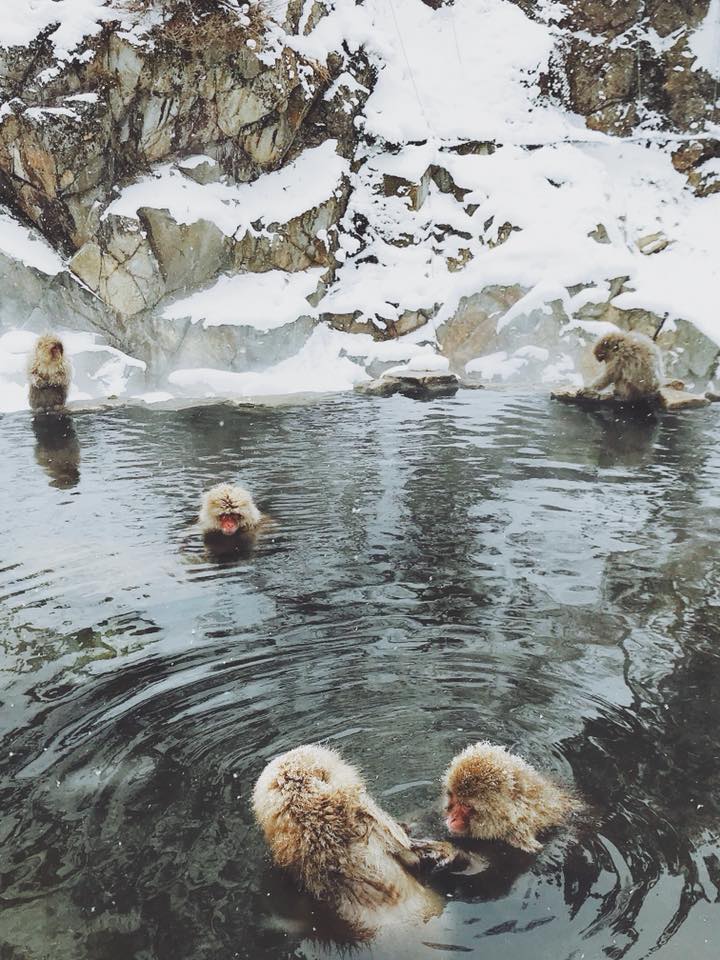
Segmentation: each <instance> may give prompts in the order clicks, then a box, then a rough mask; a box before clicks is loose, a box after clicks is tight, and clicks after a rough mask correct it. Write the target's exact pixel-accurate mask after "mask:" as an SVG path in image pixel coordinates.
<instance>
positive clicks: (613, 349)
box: [593, 330, 625, 363]
mask: <svg viewBox="0 0 720 960" xmlns="http://www.w3.org/2000/svg"><path fill="white" fill-rule="evenodd" d="M624 341H625V335H624V334H623V333H621V332H620V331H619V330H618V331H617V332H614V333H606V334H605V336H604V337H600V339H599V340H598V342H597V343H596V344H595V346H594V347H593V353H594V354H595V359H596V360H599V361H600V363H603V362H604V361H606V360H608V359H609V358H610V357H611V356H612V355H613V354H614V353H617V352H618V350H620V348H621V347H622V345H623V343H624Z"/></svg>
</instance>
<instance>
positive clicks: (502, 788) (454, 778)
mask: <svg viewBox="0 0 720 960" xmlns="http://www.w3.org/2000/svg"><path fill="white" fill-rule="evenodd" d="M518 762H520V763H523V761H521V760H520V758H519V757H513V756H512V755H511V754H509V753H508V752H507V750H506V749H505V748H504V747H500V746H496V745H494V744H491V743H488V742H486V741H481V742H480V743H475V744H472V745H471V746H469V747H466V748H465V750H463V751H462V753H459V754H458V755H457V756H456V757H455V758H454V760H453V761H452V763H451V764H450V766H449V767H448V768H447V770H446V771H445V775H444V777H443V786H444V789H445V812H446V819H445V823H446V824H447V828H448V830H449V831H450V832H451V833H454V834H458V835H460V836H478V835H479V831H478V830H477V829H476V828H477V826H478V823H479V820H480V818H481V817H482V819H483V821H487V820H488V819H492V818H493V815H494V813H495V812H497V813H502V812H503V811H504V810H505V809H506V808H507V806H508V804H509V803H511V802H512V799H513V791H514V787H515V775H514V767H515V766H516V764H517V763H518Z"/></svg>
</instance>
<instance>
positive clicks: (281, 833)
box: [252, 745, 484, 938]
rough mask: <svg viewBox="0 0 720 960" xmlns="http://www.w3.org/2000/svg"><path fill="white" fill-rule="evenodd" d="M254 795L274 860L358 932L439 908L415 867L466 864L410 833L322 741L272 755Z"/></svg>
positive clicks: (443, 846)
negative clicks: (322, 745) (377, 801)
mask: <svg viewBox="0 0 720 960" xmlns="http://www.w3.org/2000/svg"><path fill="white" fill-rule="evenodd" d="M252 802H253V810H254V813H255V818H256V820H257V822H258V824H259V826H260V827H261V829H262V831H263V833H264V835H265V839H266V841H267V844H268V846H269V848H270V852H271V854H272V857H273V860H274V861H275V864H276V865H277V866H278V867H281V868H283V869H284V870H286V871H287V872H288V873H289V874H290V875H291V876H293V877H294V879H295V881H296V882H297V884H298V886H299V887H300V889H302V890H303V891H305V892H306V893H309V894H310V895H311V896H312V897H314V898H315V899H316V900H317V901H319V902H321V903H324V904H326V905H327V906H329V908H330V909H331V910H332V911H333V912H334V914H335V915H336V916H338V917H339V918H341V919H342V920H344V921H345V922H346V923H347V924H349V925H350V927H351V929H352V930H353V931H354V933H355V935H356V936H358V937H360V938H362V937H367V936H371V935H373V934H374V933H375V932H376V931H377V930H378V929H379V928H381V927H383V926H385V925H387V924H390V923H397V922H403V921H406V922H407V921H409V922H412V921H425V920H428V919H429V918H430V917H432V916H435V915H437V914H439V913H440V912H441V910H442V906H443V903H442V898H441V897H439V896H438V894H437V893H435V892H434V891H432V890H428V889H427V888H425V887H424V886H423V885H422V884H421V883H420V882H419V881H418V880H417V879H416V874H418V873H420V872H421V871H422V870H423V869H427V868H430V869H453V868H456V869H458V870H463V869H465V868H466V867H467V866H468V862H469V860H468V856H467V855H466V854H464V853H463V852H462V851H459V850H456V849H454V848H453V846H452V845H451V844H449V843H446V842H435V841H427V840H413V839H411V838H410V837H409V836H408V834H407V833H406V832H405V830H404V829H403V828H402V827H401V826H400V824H399V823H397V822H396V821H395V820H393V819H392V817H390V816H389V815H388V814H387V813H385V811H384V810H382V809H381V808H380V807H378V806H377V804H376V803H375V802H374V801H373V800H372V799H371V798H370V796H369V795H368V793H367V792H366V789H365V784H364V783H363V780H362V778H361V777H360V775H359V773H358V771H357V770H356V769H355V768H354V767H352V766H351V765H350V764H348V763H346V762H345V761H344V760H343V758H342V757H341V756H340V754H338V753H336V752H335V751H334V750H330V749H328V748H327V747H321V746H314V745H313V746H302V747H297V748H296V749H294V750H290V751H289V752H288V753H284V754H282V755H281V756H279V757H276V758H275V759H274V760H272V761H271V762H270V763H269V764H268V765H267V766H266V767H265V769H264V770H263V772H262V773H261V775H260V777H259V779H258V781H257V783H256V784H255V789H254V791H253V800H252ZM483 866H484V864H483Z"/></svg>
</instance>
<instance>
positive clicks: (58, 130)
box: [0, 0, 720, 386]
mask: <svg viewBox="0 0 720 960" xmlns="http://www.w3.org/2000/svg"><path fill="white" fill-rule="evenodd" d="M88 6H90V7H92V9H93V15H92V16H88V14H87V8H88ZM81 7H82V12H83V16H84V19H82V18H80V17H79V13H78V11H79V10H80V8H81ZM28 16H29V15H28ZM33 16H34V17H35V18H36V20H37V22H33V23H28V24H20V23H19V21H18V24H16V29H15V30H14V32H13V30H12V29H11V30H10V31H9V34H8V35H7V36H4V35H3V32H2V28H0V104H1V106H0V203H2V204H4V205H5V208H6V211H5V213H4V214H3V217H4V221H5V222H6V224H7V225H8V230H11V231H12V237H13V238H18V237H22V238H23V239H22V243H21V247H20V249H21V251H22V252H20V253H19V252H18V247H17V242H19V241H17V239H12V240H9V239H7V238H8V237H9V236H10V234H6V235H5V237H6V238H5V242H3V239H2V235H0V278H1V280H2V285H3V294H4V296H3V303H2V306H1V307H0V311H1V312H0V322H1V323H2V325H3V327H4V328H5V329H6V330H7V329H10V328H13V327H18V326H20V327H23V328H27V329H42V328H43V327H45V326H48V325H49V324H51V323H52V324H56V325H57V324H58V323H59V325H60V326H65V327H74V328H77V329H80V330H85V331H95V332H98V333H100V334H102V336H103V337H104V339H105V340H106V341H107V343H108V344H109V345H110V346H112V347H113V348H116V349H119V350H120V351H122V352H123V353H124V354H127V355H129V356H130V357H132V358H134V359H135V361H137V362H139V363H140V364H141V365H142V364H144V365H145V370H146V376H147V381H148V384H149V385H153V386H156V385H161V386H165V385H166V383H167V377H168V376H170V377H171V379H170V382H171V383H173V382H175V383H176V384H177V383H180V382H188V383H195V382H197V378H195V379H193V377H189V378H188V377H184V378H183V376H179V377H178V376H175V377H174V381H173V376H171V375H172V372H173V371H177V370H178V368H181V369H182V370H192V369H198V368H213V369H215V370H220V371H226V372H231V373H232V372H234V373H238V374H243V373H254V372H256V371H261V370H263V369H264V368H267V367H273V368H274V365H277V364H282V363H283V362H285V361H289V359H290V358H292V357H294V356H297V355H298V353H299V352H300V353H302V351H303V349H305V348H306V347H307V345H308V343H309V342H310V341H312V342H313V343H317V342H319V341H318V340H317V337H315V339H314V340H313V332H314V331H315V332H316V333H317V332H318V330H319V327H318V325H321V326H323V327H324V325H328V326H329V328H330V330H333V329H334V330H336V331H338V334H337V336H336V335H335V334H332V336H331V337H330V339H328V337H329V336H330V335H325V334H323V339H322V344H323V348H322V351H321V354H322V357H323V358H324V359H326V360H327V362H328V363H331V362H337V361H339V360H342V358H343V356H345V357H347V358H350V360H351V366H352V367H353V372H352V374H351V376H350V381H353V380H357V379H361V378H362V377H364V376H365V375H366V373H365V371H367V372H368V374H371V373H377V372H378V371H379V370H380V369H384V368H387V367H388V366H390V365H391V364H392V363H397V362H398V361H407V360H410V361H411V362H417V361H418V357H420V359H422V357H423V356H428V355H429V354H430V353H433V354H434V353H437V352H440V353H442V354H443V355H444V356H446V357H447V359H448V362H449V364H450V365H451V366H453V367H454V368H456V369H459V370H461V369H462V368H464V366H465V365H466V364H469V366H468V372H470V373H474V375H475V376H476V377H480V378H482V379H488V380H493V379H511V380H512V379H514V380H524V381H537V380H541V381H542V380H546V381H548V380H557V379H558V378H562V377H564V376H569V377H573V376H574V377H575V378H577V377H579V376H580V375H581V374H582V373H583V372H586V362H585V360H586V357H587V345H588V344H589V342H590V341H591V340H592V339H593V337H594V336H595V335H596V334H597V333H598V332H600V330H601V328H602V326H603V324H607V323H608V322H612V323H616V324H619V325H621V326H631V327H640V328H642V329H645V330H647V331H649V332H651V333H656V332H657V331H660V333H659V339H660V342H661V343H664V345H665V347H666V349H667V350H668V351H669V359H670V365H671V369H672V372H674V373H675V374H677V375H681V376H688V377H690V378H693V379H695V380H703V381H705V380H708V379H710V378H711V377H712V376H713V374H714V370H715V365H716V362H717V354H718V347H717V345H716V341H717V340H718V339H720V328H719V329H718V336H717V337H716V336H715V335H714V327H713V324H712V319H713V318H712V317H711V316H709V312H710V311H709V303H708V296H707V294H708V291H709V290H710V289H711V288H712V284H713V283H714V282H715V280H716V279H717V276H716V273H715V274H714V273H712V270H713V269H714V270H715V271H716V270H717V268H716V267H715V268H710V267H709V266H708V264H711V263H712V262H713V257H714V253H715V251H714V248H713V247H712V244H711V243H710V240H709V238H708V236H707V222H708V219H709V218H711V216H712V214H713V212H714V211H715V210H716V208H715V207H714V206H712V207H711V206H710V205H713V204H714V203H715V197H714V196H713V194H714V193H715V192H716V191H718V190H720V159H718V158H720V148H719V147H718V142H719V141H718V139H717V130H718V122H719V120H720V99H718V89H717V81H718V77H720V64H718V55H717V50H718V49H720V46H715V47H714V46H713V40H714V38H715V36H716V34H715V33H714V32H713V31H714V30H715V28H716V27H717V41H718V44H720V0H683V2H682V3H677V2H674V3H669V2H667V0H637V2H630V3H627V2H602V3H600V2H597V3H595V2H587V0H567V2H565V3H564V4H562V5H561V4H557V3H554V2H550V0H516V2H514V3H511V2H510V0H487V2H486V3H485V4H481V5H478V4H477V3H472V2H470V0H455V2H454V3H452V2H435V0H434V2H430V0H396V2H395V3H394V4H393V5H390V6H388V5H387V4H386V3H381V2H380V0H364V2H363V3H360V4H356V3H354V2H351V0H315V2H312V0H306V2H304V0H290V2H286V0H282V2H281V0H273V2H272V3H270V2H269V0H268V2H267V3H258V2H254V3H246V4H244V5H243V4H240V3H237V2H235V0H224V2H220V0H176V2H172V3H162V4H161V3H159V2H154V0H108V2H103V0H92V2H90V0H86V2H85V0H84V2H83V3H82V4H81V3H80V0H59V2H58V3H55V4H50V3H44V4H43V5H41V8H40V12H38V11H35V12H34V13H33ZM43 17H44V19H43ZM11 26H12V24H11ZM6 33H8V31H7V30H6ZM713 58H714V59H713ZM0 225H1V224H0ZM10 225H11V226H10ZM18 231H20V232H18ZM693 231H696V233H697V236H695V237H694V234H693ZM695 241H697V242H696V246H697V248H698V250H699V251H700V252H699V253H698V255H697V256H696V255H695V254H696V251H695V247H694V246H693V244H694V243H695ZM28 251H30V253H28ZM38 254H40V256H38ZM703 256H704V257H705V259H702V258H703ZM698 257H700V259H698ZM48 258H49V259H48ZM715 260H717V258H716V257H715ZM686 261H690V262H692V263H694V267H693V269H694V270H695V271H696V272H697V273H698V276H699V277H700V279H699V280H694V279H693V276H692V275H689V274H688V269H687V268H686ZM48 263H49V264H50V266H48ZM690 273H691V274H692V270H691V272H690ZM674 275H677V276H678V277H682V278H684V282H685V283H687V284H688V285H689V284H690V283H691V282H692V283H694V285H693V287H692V288H689V287H688V289H689V293H686V292H685V291H684V289H677V290H675V292H673V291H674V289H675V288H673V287H672V278H673V276H674ZM688 278H689V279H688ZM663 284H665V285H666V286H667V291H666V292H663V291H662V290H661V291H660V292H658V287H662V286H663ZM676 286H677V284H676ZM698 286H700V287H702V289H699V290H698ZM683 299H684V300H685V303H686V306H685V305H684V303H683ZM22 342H23V343H25V341H24V340H23V341H22ZM383 343H385V344H387V346H383V345H382V344H383ZM328 344H332V347H329V346H328ZM0 346H1V344H0ZM314 356H315V354H313V357H314ZM413 358H415V359H414V360H413ZM311 362H313V363H314V362H317V361H316V360H314V359H313V360H312V361H311ZM13 364H14V361H13V362H12V363H10V364H9V366H8V363H7V362H6V364H5V367H6V368H7V369H10V367H13ZM16 365H17V364H15V366H16ZM136 368H137V363H136V364H135V366H134V367H133V369H136ZM13 369H14V367H13ZM5 372H6V373H7V370H6V371H5ZM2 373H3V368H2V364H0V376H1V375H2ZM341 379H342V378H341ZM238 383H239V382H238ZM280 386H282V385H280Z"/></svg>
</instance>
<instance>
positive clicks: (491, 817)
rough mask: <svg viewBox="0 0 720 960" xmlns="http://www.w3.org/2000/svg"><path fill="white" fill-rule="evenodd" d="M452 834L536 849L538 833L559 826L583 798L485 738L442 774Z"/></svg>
mask: <svg viewBox="0 0 720 960" xmlns="http://www.w3.org/2000/svg"><path fill="white" fill-rule="evenodd" d="M443 786H444V789H445V802H446V813H447V819H446V821H445V822H446V823H447V827H448V829H449V830H450V832H451V833H453V834H456V835H460V836H469V837H475V838H477V839H482V840H504V841H505V842H506V843H509V844H511V845H512V846H514V847H519V848H520V849H521V850H524V851H525V852H526V853H537V852H538V851H539V850H542V844H541V843H540V842H539V841H538V839H537V834H538V833H542V832H543V831H544V830H547V829H549V828H550V827H556V826H560V825H561V824H562V823H564V822H565V821H566V820H567V819H568V817H569V816H570V814H572V813H573V812H574V811H576V810H578V809H579V808H580V804H579V803H578V801H577V800H576V799H575V798H574V797H572V796H571V795H570V794H569V793H566V792H565V791H563V790H561V789H560V787H558V786H556V785H555V784H554V783H552V782H551V781H550V780H548V779H546V778H545V777H543V776H542V775H541V774H539V773H538V772H537V770H535V769H534V768H533V767H531V766H530V764H529V763H526V761H525V760H523V759H521V758H520V757H517V756H515V755H514V754H512V753H509V752H508V751H507V750H506V749H505V747H501V746H496V745H495V744H492V743H488V742H487V741H480V742H479V743H475V744H472V745H471V746H469V747H466V748H465V750H463V751H462V753H459V754H458V755H457V756H456V757H455V758H454V760H453V761H452V763H451V764H450V766H449V767H448V768H447V770H446V771H445V775H444V777H443Z"/></svg>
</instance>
